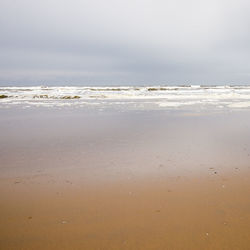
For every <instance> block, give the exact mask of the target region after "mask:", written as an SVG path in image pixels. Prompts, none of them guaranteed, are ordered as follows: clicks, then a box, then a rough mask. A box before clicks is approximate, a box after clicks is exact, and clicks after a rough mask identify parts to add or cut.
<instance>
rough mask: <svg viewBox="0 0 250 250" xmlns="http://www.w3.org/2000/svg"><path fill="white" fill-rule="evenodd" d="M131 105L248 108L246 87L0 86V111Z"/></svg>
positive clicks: (248, 97) (247, 87)
mask: <svg viewBox="0 0 250 250" xmlns="http://www.w3.org/2000/svg"><path fill="white" fill-rule="evenodd" d="M93 104H94V105H99V106H105V105H109V106H111V105H120V106H121V105H123V104H125V105H128V106H129V105H131V106H133V107H135V108H138V107H139V108H142V109H143V108H146V109H147V108H159V109H168V108H169V109H170V108H181V107H188V106H194V105H196V106H197V105H198V106H199V107H203V108H204V107H214V108H230V109H239V108H241V109H242V108H244V109H246V108H250V86H230V85H227V86H200V85H182V86H144V87H139V86H129V87H128V86H121V87H46V86H39V87H0V108H1V107H9V106H13V105H24V106H27V107H28V106H32V105H33V106H34V105H35V106H86V105H93Z"/></svg>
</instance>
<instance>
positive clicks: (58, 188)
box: [0, 110, 250, 249]
mask: <svg viewBox="0 0 250 250" xmlns="http://www.w3.org/2000/svg"><path fill="white" fill-rule="evenodd" d="M184 114H185V113H184ZM1 117H2V118H1V123H0V131H1V132H0V135H1V144H0V147H1V148H0V149H1V150H0V152H1V169H0V171H1V172H0V176H1V179H0V194H1V201H0V207H1V208H0V211H1V213H0V221H1V224H0V232H1V233H0V235H1V236H0V248H1V249H248V246H249V242H250V234H249V232H250V210H249V208H250V200H249V191H250V184H249V183H250V182H249V180H250V164H249V162H250V140H249V138H250V137H249V136H250V129H249V127H250V116H249V112H247V111H245V112H235V113H221V114H220V113H211V114H208V113H207V114H202V115H199V116H193V115H190V114H185V115H183V113H171V112H134V111H133V112H127V113H117V112H113V113H110V112H104V113H102V114H100V113H98V114H93V113H88V112H83V111H81V112H79V111H76V112H73V113H72V112H68V113H67V112H66V111H64V110H62V111H53V110H50V111H49V110H45V111H43V112H42V113H40V114H39V115H38V114H37V113H36V112H34V113H32V111H29V112H28V111H20V110H18V111H17V112H13V113H10V114H9V116H4V117H3V116H1Z"/></svg>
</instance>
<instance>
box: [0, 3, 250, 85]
mask: <svg viewBox="0 0 250 250" xmlns="http://www.w3.org/2000/svg"><path fill="white" fill-rule="evenodd" d="M249 13H250V1H248V0H237V1H236V0H209V1H208V0H206V1H204V0H37V1H34V0H0V34H1V36H0V86H9V85H17V86H22V85H23V86H28V85H29V86H30V85H64V86H65V85H165V84H166V85H168V84H169V85H179V84H199V85H208V84H250V29H249V27H250V15H249Z"/></svg>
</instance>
